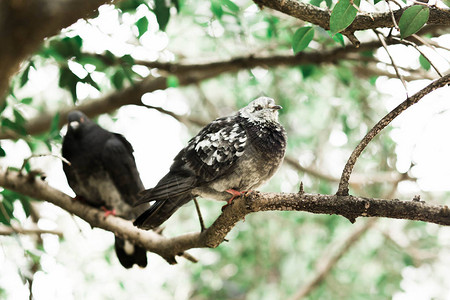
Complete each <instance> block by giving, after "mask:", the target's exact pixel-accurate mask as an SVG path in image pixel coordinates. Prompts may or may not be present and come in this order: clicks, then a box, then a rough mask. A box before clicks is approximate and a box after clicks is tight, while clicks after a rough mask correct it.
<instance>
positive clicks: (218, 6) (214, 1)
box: [211, 0, 223, 19]
mask: <svg viewBox="0 0 450 300" xmlns="http://www.w3.org/2000/svg"><path fill="white" fill-rule="evenodd" d="M211 11H212V13H213V14H214V15H215V16H216V17H217V19H221V18H222V16H223V8H222V3H221V2H220V0H211Z"/></svg>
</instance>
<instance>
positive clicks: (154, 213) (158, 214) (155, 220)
mask: <svg viewBox="0 0 450 300" xmlns="http://www.w3.org/2000/svg"><path fill="white" fill-rule="evenodd" d="M190 200H192V196H191V195H190V194H188V195H186V194H184V195H179V196H178V197H173V198H171V199H168V200H158V201H156V202H155V203H154V204H153V205H152V206H151V207H150V208H149V209H147V210H146V211H145V212H144V213H143V214H141V215H140V216H139V217H137V219H136V220H135V221H134V222H133V224H134V226H137V227H139V228H142V229H147V230H148V229H153V228H156V227H158V226H160V225H161V224H162V223H164V222H165V221H166V220H167V219H169V218H170V216H172V215H173V214H174V213H175V212H176V211H177V209H178V208H180V207H181V206H183V205H184V204H186V203H188V202H189V201H190Z"/></svg>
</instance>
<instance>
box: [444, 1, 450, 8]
mask: <svg viewBox="0 0 450 300" xmlns="http://www.w3.org/2000/svg"><path fill="white" fill-rule="evenodd" d="M442 3H444V4H445V5H447V6H448V7H450V0H442Z"/></svg>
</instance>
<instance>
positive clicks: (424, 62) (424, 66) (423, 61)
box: [419, 54, 431, 71]
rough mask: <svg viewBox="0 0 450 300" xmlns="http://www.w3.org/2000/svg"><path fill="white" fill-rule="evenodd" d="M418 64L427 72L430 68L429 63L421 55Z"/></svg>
mask: <svg viewBox="0 0 450 300" xmlns="http://www.w3.org/2000/svg"><path fill="white" fill-rule="evenodd" d="M419 63H420V65H421V66H422V68H424V69H425V70H427V71H428V70H429V69H430V68H431V64H430V62H429V61H428V59H426V58H425V56H423V55H422V54H421V55H420V56H419Z"/></svg>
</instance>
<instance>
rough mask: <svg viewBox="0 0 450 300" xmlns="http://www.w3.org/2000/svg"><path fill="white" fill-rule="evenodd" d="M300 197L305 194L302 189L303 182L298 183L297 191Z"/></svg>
mask: <svg viewBox="0 0 450 300" xmlns="http://www.w3.org/2000/svg"><path fill="white" fill-rule="evenodd" d="M298 193H299V194H300V195H303V194H304V193H305V190H304V189H303V181H300V189H299V191H298Z"/></svg>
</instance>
